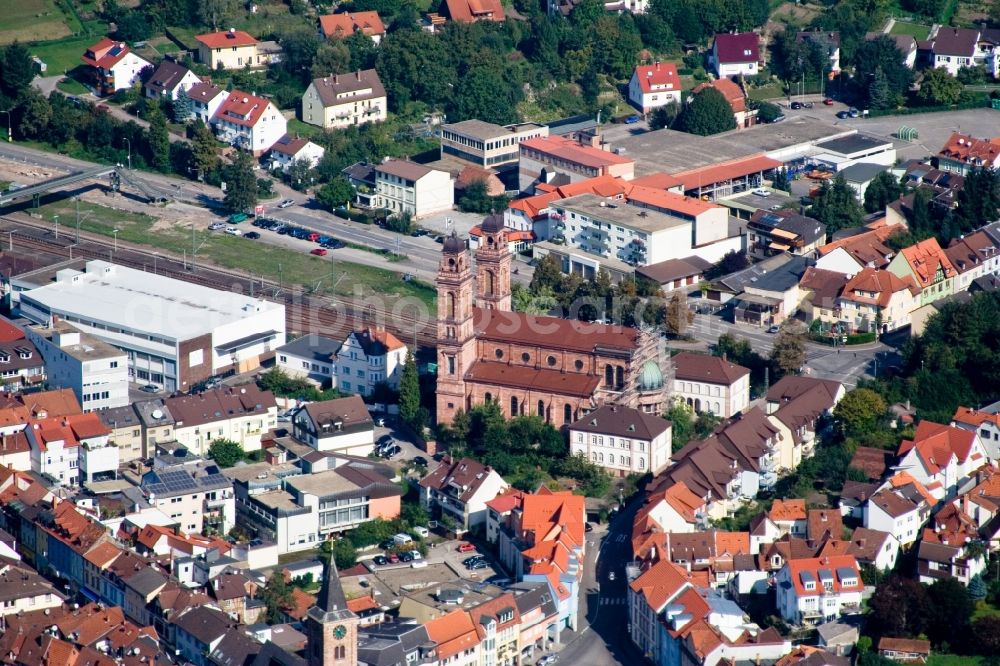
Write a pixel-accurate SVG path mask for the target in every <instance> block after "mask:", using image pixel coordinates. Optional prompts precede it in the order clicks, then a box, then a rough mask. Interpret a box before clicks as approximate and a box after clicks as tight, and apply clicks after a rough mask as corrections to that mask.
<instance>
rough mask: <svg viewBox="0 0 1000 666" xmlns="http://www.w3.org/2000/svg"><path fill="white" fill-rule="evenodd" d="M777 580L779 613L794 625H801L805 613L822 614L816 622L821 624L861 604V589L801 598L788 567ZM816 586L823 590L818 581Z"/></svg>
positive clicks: (780, 572) (779, 574)
mask: <svg viewBox="0 0 1000 666" xmlns="http://www.w3.org/2000/svg"><path fill="white" fill-rule="evenodd" d="M776 580H777V585H776V586H775V588H776V589H777V592H778V595H777V606H778V612H779V613H780V615H781V617H782V618H783V619H784V620H785V621H787V622H790V623H792V624H801V623H802V622H801V618H802V615H803V614H805V613H822V615H823V618H822V619H820V620H817V622H816V623H817V624H819V623H821V622H823V621H825V620H830V619H835V618H838V617H840V609H841V608H843V607H844V606H847V605H855V604H856V605H859V606H860V604H861V589H857V590H851V591H849V592H847V591H845V592H837V593H829V594H818V593H817V594H807V595H803V596H799V595H798V594H797V593H796V589H795V585H794V584H793V583H792V581H791V580H790V574H789V569H788V566H787V565H786V566H785V567H784V568H783V569H782V570H781V571H779V572H778V575H777V576H776ZM816 586H817V587H819V588H822V585H821V583H819V582H818V581H817V583H816Z"/></svg>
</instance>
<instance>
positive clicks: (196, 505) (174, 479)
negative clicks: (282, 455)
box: [139, 449, 236, 534]
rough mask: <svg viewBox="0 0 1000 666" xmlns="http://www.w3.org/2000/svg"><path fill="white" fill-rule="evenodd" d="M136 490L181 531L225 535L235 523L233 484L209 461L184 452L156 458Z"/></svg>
mask: <svg viewBox="0 0 1000 666" xmlns="http://www.w3.org/2000/svg"><path fill="white" fill-rule="evenodd" d="M180 453H184V451H183V449H182V450H181V451H180ZM139 488H140V489H141V490H142V493H143V495H144V497H145V499H146V501H147V502H148V503H149V504H150V505H152V506H154V507H156V508H157V509H159V510H160V511H162V512H163V513H165V514H166V515H168V516H170V517H171V518H173V519H174V520H176V521H177V523H178V524H179V525H180V528H181V529H182V530H184V531H185V532H190V533H192V534H200V533H203V532H205V531H206V530H211V531H212V532H213V533H215V534H227V533H228V532H229V530H231V529H232V528H233V525H235V524H236V502H235V495H234V493H233V484H232V482H231V481H230V480H229V479H227V478H226V477H225V476H223V475H222V473H221V472H220V471H219V467H218V466H217V465H216V464H215V463H214V462H212V461H211V460H203V459H201V458H198V457H196V456H192V455H187V454H186V453H185V454H184V455H179V454H177V455H160V456H156V457H155V458H154V459H153V469H152V470H151V471H149V472H146V473H145V474H144V475H143V476H142V482H141V484H140V486H139Z"/></svg>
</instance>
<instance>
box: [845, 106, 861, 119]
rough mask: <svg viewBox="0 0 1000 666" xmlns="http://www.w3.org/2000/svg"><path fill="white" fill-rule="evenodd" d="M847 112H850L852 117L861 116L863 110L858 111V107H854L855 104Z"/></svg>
mask: <svg viewBox="0 0 1000 666" xmlns="http://www.w3.org/2000/svg"><path fill="white" fill-rule="evenodd" d="M847 113H849V114H850V116H851V118H857V117H858V116H860V115H861V112H860V111H858V110H857V109H856V108H854V107H853V106H852V107H851V108H849V109H848V110H847Z"/></svg>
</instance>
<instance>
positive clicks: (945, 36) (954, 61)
mask: <svg viewBox="0 0 1000 666" xmlns="http://www.w3.org/2000/svg"><path fill="white" fill-rule="evenodd" d="M979 36H980V31H979V29H978V28H949V27H947V26H940V27H939V28H938V30H937V32H936V33H935V34H934V36H933V37H931V39H930V40H929V41H930V42H931V54H932V55H931V65H933V66H934V67H940V68H942V69H946V70H948V73H949V74H951V75H952V76H957V75H958V70H960V69H962V68H963V67H974V66H976V65H979V64H983V63H984V58H985V55H984V53H983V51H982V50H981V49H980V40H979Z"/></svg>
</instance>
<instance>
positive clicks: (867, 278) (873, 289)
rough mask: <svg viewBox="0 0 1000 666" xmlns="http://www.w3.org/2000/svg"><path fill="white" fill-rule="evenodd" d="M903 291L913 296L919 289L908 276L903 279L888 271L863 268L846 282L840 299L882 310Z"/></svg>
mask: <svg viewBox="0 0 1000 666" xmlns="http://www.w3.org/2000/svg"><path fill="white" fill-rule="evenodd" d="M903 290H909V292H910V293H911V294H913V295H914V296H916V295H917V294H919V293H920V289H919V288H918V287H917V285H915V284H914V283H913V278H912V277H910V276H909V275H907V276H906V278H905V279H903V278H901V277H899V276H898V275H896V274H895V273H892V272H890V271H883V270H876V269H874V268H864V269H862V271H861V272H860V273H858V274H857V275H855V276H854V277H852V278H851V279H850V280H848V281H847V284H846V285H844V289H843V292H842V293H841V296H840V297H841V298H843V299H844V300H846V301H851V302H854V303H864V304H866V305H878V306H879V307H883V308H884V307H888V306H889V302H890V301H891V300H892V297H893V295H894V294H896V293H898V292H901V291H903ZM868 294H875V295H874V296H870V295H868Z"/></svg>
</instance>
